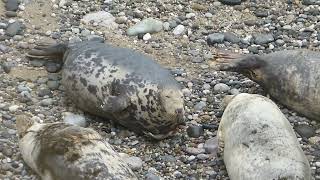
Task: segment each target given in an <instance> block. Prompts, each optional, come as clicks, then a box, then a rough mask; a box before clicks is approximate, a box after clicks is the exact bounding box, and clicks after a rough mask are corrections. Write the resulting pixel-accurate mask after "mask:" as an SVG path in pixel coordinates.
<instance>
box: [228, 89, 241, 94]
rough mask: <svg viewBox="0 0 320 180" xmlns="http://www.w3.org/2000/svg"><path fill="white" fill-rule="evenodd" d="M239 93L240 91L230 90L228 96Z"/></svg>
mask: <svg viewBox="0 0 320 180" xmlns="http://www.w3.org/2000/svg"><path fill="white" fill-rule="evenodd" d="M239 93H240V91H239V90H238V89H231V90H230V94H232V95H237V94H239Z"/></svg>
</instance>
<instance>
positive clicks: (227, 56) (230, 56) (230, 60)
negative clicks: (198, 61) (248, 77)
mask: <svg viewBox="0 0 320 180" xmlns="http://www.w3.org/2000/svg"><path fill="white" fill-rule="evenodd" d="M242 57H243V55H241V54H236V53H233V52H231V51H230V52H229V51H216V52H215V53H214V59H213V60H212V61H210V62H209V65H210V67H211V68H213V69H214V70H217V71H234V70H235V69H236V67H237V63H238V62H239V61H241V59H242Z"/></svg>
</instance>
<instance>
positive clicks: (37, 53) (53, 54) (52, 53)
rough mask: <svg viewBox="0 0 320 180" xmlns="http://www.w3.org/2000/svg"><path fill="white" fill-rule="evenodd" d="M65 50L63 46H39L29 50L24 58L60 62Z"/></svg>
mask: <svg viewBox="0 0 320 180" xmlns="http://www.w3.org/2000/svg"><path fill="white" fill-rule="evenodd" d="M66 50H67V45H65V44H40V45H37V46H36V47H34V48H33V49H32V50H30V51H29V52H28V53H27V54H26V56H27V57H28V58H36V59H52V60H57V59H59V60H62V58H63V55H64V53H65V51H66Z"/></svg>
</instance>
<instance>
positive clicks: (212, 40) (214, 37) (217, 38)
mask: <svg viewBox="0 0 320 180" xmlns="http://www.w3.org/2000/svg"><path fill="white" fill-rule="evenodd" d="M223 41H224V34H222V33H213V34H210V35H209V36H208V37H207V43H208V44H209V45H213V44H216V43H223Z"/></svg>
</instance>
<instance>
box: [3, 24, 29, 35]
mask: <svg viewBox="0 0 320 180" xmlns="http://www.w3.org/2000/svg"><path fill="white" fill-rule="evenodd" d="M24 29H25V26H24V25H23V24H22V23H20V22H19V21H16V22H14V23H11V24H9V25H8V27H7V30H6V35H8V36H11V37H13V36H15V35H17V34H22V33H23V30H24Z"/></svg>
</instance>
